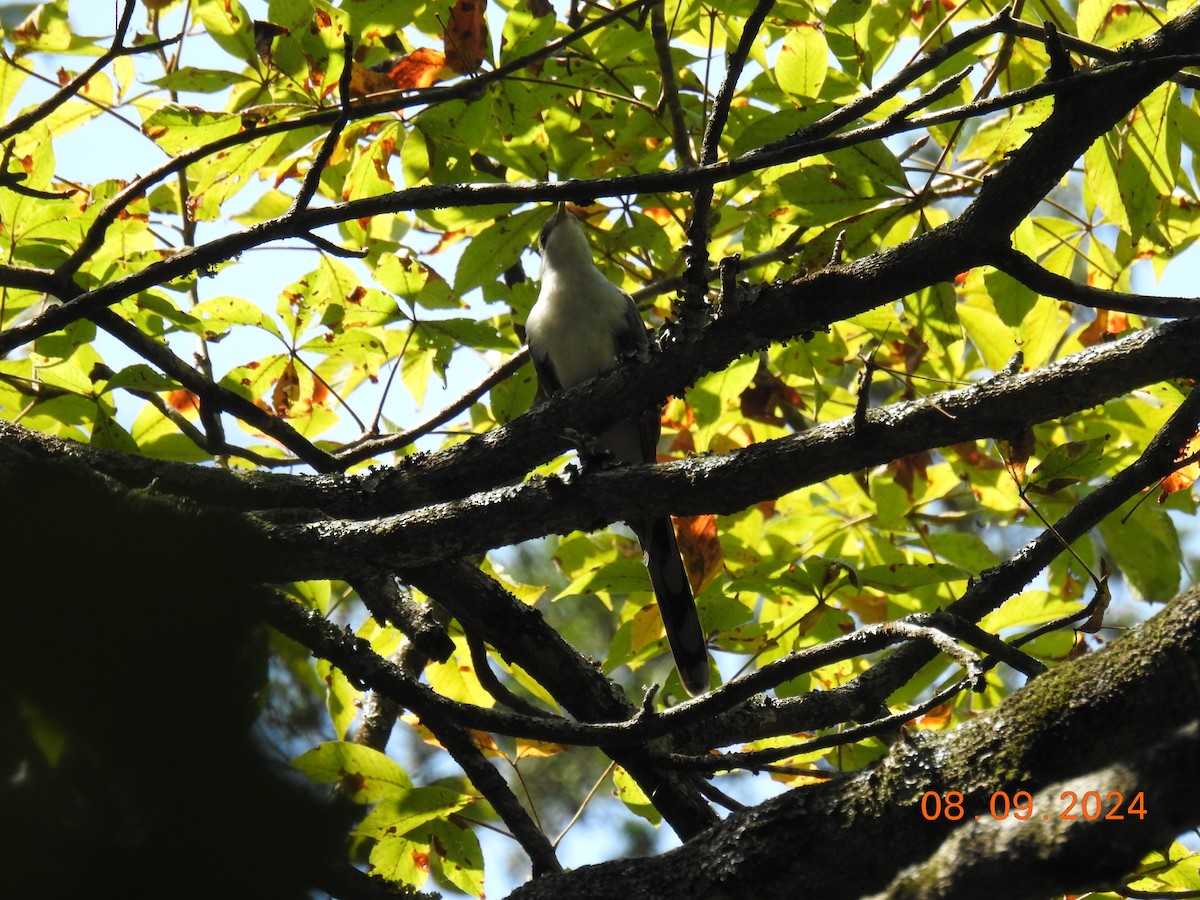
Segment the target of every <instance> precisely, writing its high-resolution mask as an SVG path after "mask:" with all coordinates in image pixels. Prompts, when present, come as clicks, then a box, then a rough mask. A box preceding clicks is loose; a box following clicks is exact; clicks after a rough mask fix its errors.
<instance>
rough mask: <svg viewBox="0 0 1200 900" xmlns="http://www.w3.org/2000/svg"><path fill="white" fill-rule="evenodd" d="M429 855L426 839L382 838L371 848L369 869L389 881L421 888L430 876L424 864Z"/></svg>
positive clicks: (373, 873)
mask: <svg viewBox="0 0 1200 900" xmlns="http://www.w3.org/2000/svg"><path fill="white" fill-rule="evenodd" d="M428 856H429V844H428V842H426V841H420V840H412V839H410V838H406V837H386V838H380V839H379V840H378V841H376V842H375V846H374V847H372V848H371V855H370V857H369V862H370V867H369V870H368V871H369V872H370V873H371V874H372V875H374V876H376V877H379V878H386V879H387V880H388V881H394V882H397V883H398V884H406V885H409V886H411V887H413V888H420V887H422V886H423V885H424V884H425V880H426V878H427V877H428V876H427V874H426V871H425V865H424V860H425V859H426V858H428ZM418 860H420V862H418Z"/></svg>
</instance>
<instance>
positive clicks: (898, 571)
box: [858, 563, 968, 591]
mask: <svg viewBox="0 0 1200 900" xmlns="http://www.w3.org/2000/svg"><path fill="white" fill-rule="evenodd" d="M858 577H859V581H861V582H862V584H864V585H866V586H868V587H876V588H880V589H883V590H888V591H909V590H912V589H913V588H919V587H924V586H926V585H930V584H945V583H946V582H951V581H966V580H967V577H968V573H966V572H964V571H963V570H962V569H960V568H959V567H958V566H951V565H948V564H946V563H927V564H925V565H916V564H913V563H896V564H893V565H890V566H866V567H865V568H861V569H859V570H858Z"/></svg>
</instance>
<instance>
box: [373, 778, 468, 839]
mask: <svg viewBox="0 0 1200 900" xmlns="http://www.w3.org/2000/svg"><path fill="white" fill-rule="evenodd" d="M471 802H472V798H471V797H469V796H467V795H465V794H461V793H459V792H458V791H451V790H447V789H446V788H439V787H420V788H412V789H411V790H407V791H400V792H396V793H393V794H390V795H389V796H387V797H384V798H383V799H382V800H380V801H379V804H378V805H377V806H376V807H375V808H374V809H373V810H371V811H370V812H369V813H368V814H367V815H366V817H365V818H364V819H363V820H362V821H361V822H359V823H358V827H357V828H355V829H354V833H355V834H356V835H358V836H360V837H370V838H376V839H382V838H386V837H390V836H392V835H404V834H407V833H408V832H410V831H413V830H414V829H416V828H419V827H421V826H422V825H425V824H426V823H428V822H434V821H437V820H438V819H445V818H446V817H447V816H448V815H450V814H451V813H454V812H458V811H459V810H460V809H462V808H463V807H465V806H467V805H468V804H469V803H471Z"/></svg>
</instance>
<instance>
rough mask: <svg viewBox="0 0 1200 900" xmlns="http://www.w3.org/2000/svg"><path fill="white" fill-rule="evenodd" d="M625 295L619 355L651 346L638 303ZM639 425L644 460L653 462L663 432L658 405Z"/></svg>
mask: <svg viewBox="0 0 1200 900" xmlns="http://www.w3.org/2000/svg"><path fill="white" fill-rule="evenodd" d="M622 293H624V292H622ZM624 296H625V317H624V319H623V320H622V327H621V328H620V329H619V330H618V331H617V333H616V335H615V338H616V347H617V355H618V357H626V356H631V355H633V354H637V353H641V352H642V351H643V350H645V349H646V348H648V347H649V346H650V338H649V337H648V336H647V333H646V323H645V322H643V321H642V316H641V314H640V313H639V312H638V309H637V305H636V304H635V303H634V302H633V298H632V297H630V296H629V295H628V294H625V295H624ZM637 426H638V438H639V441H640V443H641V450H642V462H651V463H652V462H654V461H655V460H656V459H657V458H658V436H659V435H660V434H661V433H662V416H661V412H660V410H659V409H658V407H656V406H655V407H651V408H650V409H648V410H646V411H645V412H644V413H642V415H641V416H639V417H638V419H637Z"/></svg>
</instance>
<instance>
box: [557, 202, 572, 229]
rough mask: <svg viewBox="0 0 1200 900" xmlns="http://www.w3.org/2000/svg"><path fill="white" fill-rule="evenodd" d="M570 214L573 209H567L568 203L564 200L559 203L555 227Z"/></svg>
mask: <svg viewBox="0 0 1200 900" xmlns="http://www.w3.org/2000/svg"><path fill="white" fill-rule="evenodd" d="M569 215H571V211H570V210H569V209H567V203H566V201H565V200H564V201H562V202H560V203H559V204H558V212H557V213H555V214H554V225H555V227H558V226H559V225H561V224H562V223H563V222H565V221H566V220H567V216H569Z"/></svg>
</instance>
